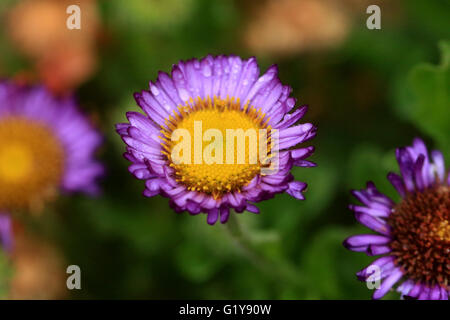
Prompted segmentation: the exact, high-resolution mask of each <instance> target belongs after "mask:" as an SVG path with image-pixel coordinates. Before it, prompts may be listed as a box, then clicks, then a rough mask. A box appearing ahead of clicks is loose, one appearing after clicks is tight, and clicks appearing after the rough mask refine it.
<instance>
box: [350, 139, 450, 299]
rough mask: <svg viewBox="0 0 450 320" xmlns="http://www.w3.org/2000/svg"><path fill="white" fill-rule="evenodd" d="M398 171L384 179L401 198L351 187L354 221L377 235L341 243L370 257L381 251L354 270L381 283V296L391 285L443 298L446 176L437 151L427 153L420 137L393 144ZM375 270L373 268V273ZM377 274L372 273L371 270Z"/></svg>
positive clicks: (448, 265) (448, 248)
mask: <svg viewBox="0 0 450 320" xmlns="http://www.w3.org/2000/svg"><path fill="white" fill-rule="evenodd" d="M396 156H397V161H398V163H399V167H400V173H401V174H400V175H397V174H395V173H389V174H388V179H389V181H390V182H391V183H392V185H393V186H394V187H395V189H396V190H397V191H398V193H399V194H400V196H401V201H400V202H398V203H395V202H394V201H392V200H391V199H390V198H388V197H387V196H385V195H383V194H382V193H380V192H379V191H378V190H377V188H376V187H375V185H374V184H373V183H372V182H369V183H367V188H366V189H365V190H361V191H353V192H352V193H353V195H354V196H355V197H356V198H357V199H358V200H359V201H361V203H362V204H363V205H361V206H359V205H351V206H350V209H351V210H353V211H354V212H355V217H356V219H357V220H358V221H359V222H360V223H361V224H363V225H364V226H366V227H368V228H370V229H372V230H373V231H376V232H377V233H378V234H363V235H357V236H352V237H349V238H348V239H347V240H345V241H344V246H345V247H346V248H348V249H350V250H352V251H358V252H365V253H366V254H367V255H369V256H374V255H383V256H382V257H381V258H378V259H377V260H375V261H374V262H373V263H372V264H371V265H369V266H368V267H367V268H365V269H363V270H361V271H360V272H358V273H357V276H358V278H359V279H360V280H361V281H374V280H377V279H376V278H378V280H380V281H382V282H381V285H380V287H379V288H378V289H376V290H375V292H374V294H373V298H374V299H380V298H382V297H383V296H384V295H385V294H386V293H387V292H388V291H389V290H390V289H391V288H392V287H393V286H394V285H395V284H397V283H399V282H401V281H403V282H402V283H401V284H400V285H399V286H398V287H397V291H399V292H400V293H401V295H402V297H405V298H415V299H423V300H429V299H431V300H448V297H449V294H450V286H449V285H450V174H449V172H448V171H446V168H445V164H444V157H443V155H442V153H441V152H440V151H437V150H435V151H432V152H431V157H430V156H429V155H428V150H427V148H426V146H425V144H424V142H423V141H422V140H421V139H418V138H416V139H415V140H414V142H413V145H412V146H408V147H404V148H398V149H397V151H396ZM377 270H378V271H377ZM377 272H379V273H378V275H375V273H377Z"/></svg>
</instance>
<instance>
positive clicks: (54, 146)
mask: <svg viewBox="0 0 450 320" xmlns="http://www.w3.org/2000/svg"><path fill="white" fill-rule="evenodd" d="M63 165H64V150H63V147H62V145H61V144H60V142H59V140H58V139H57V138H56V137H55V135H54V134H53V132H52V131H51V130H50V129H48V128H47V127H46V126H45V125H42V124H40V123H38V122H35V121H31V120H28V119H25V118H21V117H5V118H2V119H0V190H1V192H0V210H21V209H30V207H32V206H34V205H36V206H37V205H40V204H41V203H42V202H44V201H45V200H47V199H48V198H49V197H50V196H52V195H54V193H55V191H56V190H57V188H58V186H59V184H60V182H61V178H62V173H63Z"/></svg>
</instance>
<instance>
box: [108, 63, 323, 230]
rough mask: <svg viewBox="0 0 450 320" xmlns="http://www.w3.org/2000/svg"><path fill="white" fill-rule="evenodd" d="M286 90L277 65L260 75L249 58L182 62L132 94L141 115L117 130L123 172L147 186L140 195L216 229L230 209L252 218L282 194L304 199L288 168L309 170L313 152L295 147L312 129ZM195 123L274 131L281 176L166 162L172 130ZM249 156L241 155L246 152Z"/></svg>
mask: <svg viewBox="0 0 450 320" xmlns="http://www.w3.org/2000/svg"><path fill="white" fill-rule="evenodd" d="M291 91H292V89H291V87H289V86H285V85H283V84H282V83H281V82H280V80H279V78H278V70H277V67H276V66H271V67H270V68H269V69H268V70H267V71H266V73H265V74H263V75H262V76H260V75H259V67H258V64H257V62H256V59H255V58H250V59H248V60H242V59H241V58H240V57H237V56H218V57H213V56H207V57H205V58H203V59H201V60H197V59H191V60H188V61H186V62H184V61H181V62H179V63H178V64H176V65H174V66H173V68H172V73H171V76H169V75H168V74H166V73H163V72H160V73H159V76H158V79H157V81H156V82H150V88H149V90H148V91H147V90H145V91H142V92H140V93H136V94H135V99H136V101H137V103H138V105H139V106H140V107H141V108H142V109H143V111H144V112H145V115H144V114H141V113H137V112H128V113H127V118H128V120H129V123H120V124H118V125H117V126H116V129H117V132H118V133H119V134H120V135H121V137H122V139H123V140H124V142H125V143H126V145H127V151H126V153H125V154H124V156H125V158H126V159H128V160H129V161H130V162H132V164H131V166H130V167H129V171H130V172H131V173H132V174H133V175H134V176H135V177H136V178H138V179H141V180H145V181H146V183H145V185H146V189H145V191H144V195H145V196H147V197H153V196H155V195H162V196H164V197H167V198H169V199H170V205H171V207H172V208H174V210H175V211H176V212H182V211H188V212H190V213H191V214H198V213H200V212H203V213H205V214H207V222H208V223H209V224H214V223H216V221H217V220H218V219H220V221H221V223H225V222H226V221H227V220H228V217H229V214H230V209H234V210H235V211H236V212H239V213H240V212H243V211H244V210H247V211H250V212H254V213H258V212H259V210H258V208H257V207H256V206H255V205H254V204H252V202H253V203H255V202H259V201H262V200H265V199H269V198H271V197H273V196H274V195H275V194H277V193H281V192H287V193H288V194H290V195H291V196H293V197H295V198H297V199H304V197H303V194H302V192H303V191H304V190H305V189H306V183H304V182H299V181H294V177H293V176H292V174H291V173H290V171H291V169H292V167H293V166H300V167H311V166H314V165H315V164H314V163H312V162H310V161H307V160H305V159H306V158H308V157H309V156H310V155H311V154H312V153H313V152H314V147H312V146H309V147H303V148H295V147H296V146H297V145H298V144H299V143H302V142H305V141H307V140H309V139H311V138H313V137H314V136H315V134H316V128H315V127H314V126H313V125H312V124H310V123H304V124H297V122H298V121H299V120H300V119H301V118H302V117H303V115H304V114H305V112H306V110H307V107H306V106H302V107H300V108H298V109H296V110H295V109H294V106H295V102H296V100H295V99H294V98H293V97H290V94H291ZM193 120H201V121H202V123H203V128H206V127H208V128H218V127H219V129H220V130H221V131H222V132H223V131H225V129H228V128H233V129H236V128H238V127H239V125H240V124H243V129H244V130H245V129H256V130H257V129H267V130H268V131H270V132H275V131H271V130H274V129H277V130H278V133H279V169H278V171H277V172H276V173H272V174H267V175H264V174H262V172H261V168H262V165H261V163H258V164H256V165H249V164H245V165H241V166H240V167H239V166H238V165H234V164H233V165H230V164H217V163H215V164H193V165H184V166H183V165H177V164H175V163H174V162H173V161H172V159H171V153H170V152H171V150H172V149H171V148H172V146H173V145H172V144H171V137H172V136H171V134H172V132H173V131H174V130H175V129H177V128H183V129H189V128H191V127H190V125H192V123H193ZM245 152H246V153H247V151H245Z"/></svg>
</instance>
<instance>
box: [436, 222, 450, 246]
mask: <svg viewBox="0 0 450 320" xmlns="http://www.w3.org/2000/svg"><path fill="white" fill-rule="evenodd" d="M433 233H434V235H436V236H437V237H438V238H439V239H441V240H443V241H447V242H450V223H449V222H448V220H443V221H441V222H440V223H439V224H438V225H437V226H436V228H435V229H434V230H433Z"/></svg>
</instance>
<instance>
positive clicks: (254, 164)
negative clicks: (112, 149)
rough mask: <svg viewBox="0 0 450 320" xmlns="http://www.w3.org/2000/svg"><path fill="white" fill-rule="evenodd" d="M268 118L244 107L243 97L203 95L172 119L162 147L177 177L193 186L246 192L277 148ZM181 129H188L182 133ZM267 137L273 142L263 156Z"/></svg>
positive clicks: (201, 189) (209, 191)
mask: <svg viewBox="0 0 450 320" xmlns="http://www.w3.org/2000/svg"><path fill="white" fill-rule="evenodd" d="M267 122H268V119H266V117H265V114H263V113H262V112H261V111H260V110H256V109H255V108H254V107H249V105H248V104H246V105H245V106H244V107H243V108H241V106H240V102H239V100H235V99H233V98H231V99H230V98H227V99H220V98H217V97H215V98H214V99H213V100H211V99H210V98H209V97H208V98H205V99H200V98H198V99H197V101H195V103H194V101H192V100H191V103H190V104H187V105H185V106H180V107H178V112H176V111H174V116H173V117H172V116H171V117H169V118H168V119H166V121H165V124H166V126H165V127H163V128H162V130H161V132H162V134H163V136H162V137H161V139H162V140H163V142H162V146H163V151H162V152H163V154H164V155H166V156H167V159H168V161H169V163H170V166H171V167H173V168H174V169H175V179H176V181H178V182H179V183H181V184H183V185H185V186H186V187H187V188H188V190H196V191H199V192H204V193H207V194H211V195H213V196H214V198H220V197H221V196H222V195H223V194H224V193H228V192H233V191H238V192H239V191H241V188H242V187H244V186H245V185H247V184H248V183H249V182H250V181H251V180H252V179H253V178H254V177H255V176H256V175H257V174H260V173H261V168H262V167H265V166H267V163H266V162H265V161H266V158H267V156H270V155H269V154H270V148H271V147H270V141H271V140H270V130H271V129H270V126H268V125H267ZM180 129H181V130H183V132H185V133H186V134H185V135H178V134H177V133H178V132H179V131H180ZM260 130H262V131H265V132H266V133H265V134H264V135H262V132H261V131H260ZM266 137H267V139H266V140H262V139H265V138H266ZM188 140H190V141H188ZM262 141H264V142H266V141H267V146H266V149H264V150H266V151H267V153H265V156H266V157H264V156H263V157H261V156H260V154H262V153H260V150H259V149H260V145H261V142H262ZM180 145H184V147H185V148H180ZM180 159H182V160H184V161H180Z"/></svg>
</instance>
